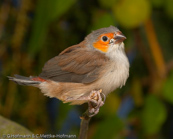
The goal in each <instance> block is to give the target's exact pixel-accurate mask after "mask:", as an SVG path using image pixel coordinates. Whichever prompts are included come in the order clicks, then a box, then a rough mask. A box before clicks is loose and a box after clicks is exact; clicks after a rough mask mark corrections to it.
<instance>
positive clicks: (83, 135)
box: [79, 110, 91, 139]
mask: <svg viewBox="0 0 173 139" xmlns="http://www.w3.org/2000/svg"><path fill="white" fill-rule="evenodd" d="M80 118H81V123H80V132H79V139H87V133H88V127H89V122H90V119H91V117H89V111H88V110H87V111H86V112H85V113H84V114H83V116H82V117H80Z"/></svg>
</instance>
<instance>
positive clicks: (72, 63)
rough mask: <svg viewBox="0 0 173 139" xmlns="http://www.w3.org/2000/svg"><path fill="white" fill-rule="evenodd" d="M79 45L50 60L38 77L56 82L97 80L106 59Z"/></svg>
mask: <svg viewBox="0 0 173 139" xmlns="http://www.w3.org/2000/svg"><path fill="white" fill-rule="evenodd" d="M80 45H81V44H78V45H75V46H72V47H69V48H67V49H66V50H64V51H63V52H62V53H60V55H58V56H56V57H54V58H52V59H50V60H49V61H48V62H47V63H46V64H45V65H44V67H43V69H42V73H41V74H40V75H39V76H40V77H42V78H44V79H51V80H54V81H57V82H75V83H91V82H93V81H95V80H97V79H98V78H99V77H100V74H101V71H103V70H102V69H103V67H104V65H105V64H106V61H107V60H108V58H107V57H105V55H104V54H102V53H100V52H98V51H93V50H91V49H87V48H84V47H81V46H80Z"/></svg>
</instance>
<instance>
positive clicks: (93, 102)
mask: <svg viewBox="0 0 173 139" xmlns="http://www.w3.org/2000/svg"><path fill="white" fill-rule="evenodd" d="M101 92H102V89H100V90H93V91H92V92H91V93H90V96H89V97H90V100H89V102H88V107H89V109H88V110H89V117H92V116H94V115H96V114H97V113H98V112H99V109H100V107H101V106H103V105H104V102H105V99H106V96H105V95H104V94H103V93H101ZM102 99H103V100H102Z"/></svg>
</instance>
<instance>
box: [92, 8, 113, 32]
mask: <svg viewBox="0 0 173 139" xmlns="http://www.w3.org/2000/svg"><path fill="white" fill-rule="evenodd" d="M92 20H93V24H92V27H91V30H95V29H99V28H103V27H109V26H110V25H113V26H115V24H116V23H115V21H114V18H113V16H112V15H111V14H110V13H108V12H103V11H96V12H94V14H93V17H92Z"/></svg>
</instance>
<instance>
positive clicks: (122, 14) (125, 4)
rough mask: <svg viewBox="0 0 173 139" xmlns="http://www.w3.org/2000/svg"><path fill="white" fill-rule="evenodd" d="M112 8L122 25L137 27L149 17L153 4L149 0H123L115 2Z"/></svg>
mask: <svg viewBox="0 0 173 139" xmlns="http://www.w3.org/2000/svg"><path fill="white" fill-rule="evenodd" d="M112 10H113V13H114V16H115V18H116V20H117V21H118V22H119V24H120V25H122V26H124V27H126V28H135V27H138V26H139V25H140V24H141V23H143V22H144V21H145V20H147V19H148V18H149V16H150V13H151V6H150V3H149V2H148V0H123V1H119V2H118V3H117V4H115V5H114V6H113V8H112Z"/></svg>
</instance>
